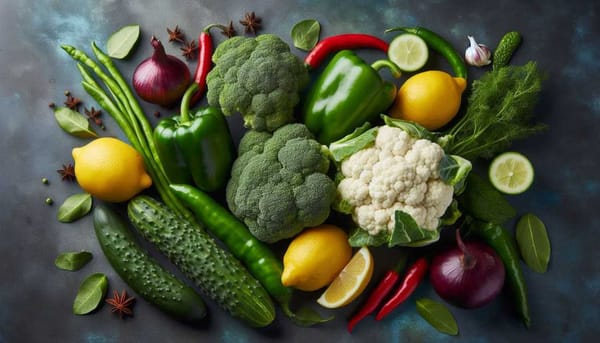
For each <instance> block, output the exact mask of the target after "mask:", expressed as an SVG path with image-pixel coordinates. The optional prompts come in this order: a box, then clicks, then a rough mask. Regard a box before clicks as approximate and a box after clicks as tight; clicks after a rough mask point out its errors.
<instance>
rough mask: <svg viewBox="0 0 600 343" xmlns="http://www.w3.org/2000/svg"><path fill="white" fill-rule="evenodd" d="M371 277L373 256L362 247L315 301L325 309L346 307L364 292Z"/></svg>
mask: <svg viewBox="0 0 600 343" xmlns="http://www.w3.org/2000/svg"><path fill="white" fill-rule="evenodd" d="M372 276H373V256H372V255H371V252H370V251H369V249H368V248H367V247H362V248H360V249H359V250H358V251H357V252H356V253H355V254H354V256H352V258H351V259H350V262H348V264H347V265H346V266H345V267H344V269H342V271H341V272H340V273H339V274H338V276H337V277H336V278H335V279H334V280H333V282H332V283H331V284H330V285H329V287H327V289H326V290H325V292H323V294H322V295H321V297H319V299H317V303H319V305H321V306H323V307H327V308H338V307H342V306H345V305H348V304H349V303H351V302H352V300H354V299H356V298H357V297H358V296H359V295H360V294H361V293H362V292H363V291H364V290H365V288H366V287H367V285H368V284H369V281H370V280H371V277H372Z"/></svg>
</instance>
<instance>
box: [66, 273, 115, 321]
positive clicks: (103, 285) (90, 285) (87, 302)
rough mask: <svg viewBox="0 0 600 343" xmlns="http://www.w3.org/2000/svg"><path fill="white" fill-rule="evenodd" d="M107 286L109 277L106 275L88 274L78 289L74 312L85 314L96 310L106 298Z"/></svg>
mask: <svg viewBox="0 0 600 343" xmlns="http://www.w3.org/2000/svg"><path fill="white" fill-rule="evenodd" d="M107 288H108V279H107V278H106V275H104V274H101V273H96V274H92V275H90V276H88V277H87V278H86V279H85V280H83V282H82V283H81V286H79V291H77V295H76V296H75V301H74V302H73V313H74V314H78V315H83V314H88V313H90V312H92V311H93V310H95V309H96V308H97V307H98V305H100V303H101V302H102V299H104V296H105V295H106V289H107Z"/></svg>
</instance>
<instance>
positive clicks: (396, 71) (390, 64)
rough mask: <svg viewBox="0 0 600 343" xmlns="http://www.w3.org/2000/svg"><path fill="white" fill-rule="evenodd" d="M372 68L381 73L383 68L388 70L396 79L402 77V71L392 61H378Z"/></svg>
mask: <svg viewBox="0 0 600 343" xmlns="http://www.w3.org/2000/svg"><path fill="white" fill-rule="evenodd" d="M371 68H373V69H375V70H377V71H379V70H380V69H381V68H388V69H389V70H390V72H391V73H392V76H393V77H394V78H396V79H397V78H399V77H400V76H402V71H401V70H400V68H398V66H397V65H396V64H395V63H394V62H392V61H390V60H377V61H375V62H373V64H371Z"/></svg>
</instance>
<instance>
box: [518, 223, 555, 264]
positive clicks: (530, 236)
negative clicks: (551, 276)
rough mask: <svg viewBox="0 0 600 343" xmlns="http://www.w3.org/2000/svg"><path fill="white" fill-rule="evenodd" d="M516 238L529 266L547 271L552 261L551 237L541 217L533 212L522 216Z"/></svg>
mask: <svg viewBox="0 0 600 343" xmlns="http://www.w3.org/2000/svg"><path fill="white" fill-rule="evenodd" d="M516 238H517V244H518V245H519V250H520V251H521V256H522V257H523V260H524V261H525V263H526V264H527V266H529V268H531V269H532V270H533V271H535V272H537V273H545V272H546V270H547V269H548V262H550V239H548V232H547V231H546V226H545V225H544V223H543V222H542V221H541V220H540V218H538V217H537V216H536V215H534V214H531V213H528V214H525V215H524V216H522V217H521V219H519V222H518V223H517V229H516Z"/></svg>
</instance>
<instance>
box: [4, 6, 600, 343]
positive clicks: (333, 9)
mask: <svg viewBox="0 0 600 343" xmlns="http://www.w3.org/2000/svg"><path fill="white" fill-rule="evenodd" d="M366 3H367V2H364V3H363V2H361V1H358V0H353V1H345V2H343V3H342V2H339V1H317V0H314V1H308V0H304V1H298V2H293V1H275V0H272V1H261V2H247V1H177V2H175V1H159V0H152V1H117V0H101V1H93V2H92V1H89V2H88V1H86V2H81V1H74V0H67V1H54V0H52V1H51V0H40V1H32V0H24V1H8V0H2V1H0V32H2V33H1V34H0V64H1V67H0V108H1V109H2V110H1V111H2V118H1V120H2V121H1V124H0V137H1V138H0V140H1V144H0V150H1V155H2V159H3V161H2V181H1V182H0V194H1V195H2V199H3V200H2V206H1V207H0V234H1V236H0V237H1V238H0V258H1V261H2V262H1V263H0V271H1V273H0V275H1V276H0V280H1V281H0V342H167V341H186V342H187V341H192V340H194V341H203V342H208V341H221V342H259V341H260V342H273V341H286V342H306V341H310V340H313V341H344V342H346V341H348V342H349V341H357V342H358V341H373V342H374V341H378V342H400V341H402V342H407V341H408V342H433V341H436V342H437V341H461V342H591V341H595V340H596V339H597V337H598V336H599V334H600V328H599V325H600V320H599V309H600V294H599V290H600V268H599V263H598V260H599V258H600V256H599V254H598V247H597V244H598V243H599V241H598V239H597V232H598V229H599V227H600V225H599V224H600V220H599V219H600V216H599V215H598V209H597V208H598V205H599V204H600V201H599V200H600V196H599V192H600V176H599V173H598V170H599V167H600V163H599V159H598V155H599V151H600V148H599V146H600V144H599V143H600V140H599V138H598V137H599V135H598V131H599V130H600V82H599V81H598V75H599V74H600V38H598V37H600V24H599V23H600V21H599V18H598V11H599V10H600V5H598V2H597V1H569V2H562V1H560V2H559V1H516V0H515V1H504V0H499V1H494V2H490V1H479V2H467V1H441V0H430V1H426V0H423V1H406V0H404V1H394V0H388V1H370V2H368V3H369V4H368V5H367V4H366ZM342 5H343V6H342ZM341 6H342V7H343V8H341ZM246 10H253V11H256V13H257V14H258V15H259V16H261V17H263V19H264V20H263V22H264V30H263V31H262V32H271V33H275V34H278V35H280V36H281V37H283V38H284V39H286V40H287V41H290V38H289V32H290V30H291V27H292V25H293V24H294V23H295V22H297V21H299V20H300V19H304V18H316V19H318V20H319V21H320V22H321V24H322V26H323V31H322V36H326V35H331V34H336V33H342V32H349V31H362V32H368V33H374V34H382V32H383V30H384V29H386V28H389V27H393V26H399V25H403V26H406V25H422V26H426V27H429V28H431V29H433V30H434V31H437V32H439V33H441V34H442V35H444V36H445V37H447V38H448V39H449V40H450V41H451V42H452V43H453V44H454V45H455V46H456V47H457V48H459V49H460V50H461V51H462V49H463V48H464V47H465V46H466V44H467V40H466V35H467V34H473V35H475V36H476V38H477V39H478V40H479V41H480V42H482V43H487V44H488V45H490V46H492V47H493V46H495V44H496V42H497V41H498V40H499V39H500V37H501V36H502V34H504V33H505V32H506V31H508V30H518V31H521V32H522V33H523V35H524V43H523V45H522V46H521V48H520V49H519V51H518V53H517V55H516V56H515V59H514V63H524V62H525V61H527V60H529V59H534V60H537V61H538V62H539V65H540V67H541V68H542V69H544V70H545V71H547V72H548V75H549V76H548V79H547V80H546V82H545V84H544V90H543V93H542V98H541V103H540V104H539V106H538V108H537V113H538V114H539V118H540V119H541V120H542V121H543V122H545V123H547V124H548V125H549V129H548V130H547V131H546V132H545V133H543V134H541V135H539V136H537V137H534V138H531V139H528V140H526V141H522V142H519V143H518V144H516V145H514V147H513V148H514V149H515V150H518V151H521V152H523V153H525V154H526V155H528V156H529V157H530V159H531V161H532V162H533V164H534V166H535V167H536V171H537V174H536V176H537V177H536V180H535V183H534V185H533V187H532V188H531V190H530V191H529V192H527V193H525V194H523V195H520V196H514V197H511V198H510V201H511V202H512V203H513V204H514V205H515V206H516V207H517V208H518V209H519V212H520V213H524V212H529V211H531V212H534V213H536V214H537V215H538V216H539V217H540V218H542V219H543V220H544V222H545V223H546V225H547V228H548V231H549V235H550V239H551V242H552V248H553V255H552V259H551V264H550V268H549V271H548V272H547V273H546V274H543V275H541V274H536V273H534V272H531V271H530V270H528V269H525V277H526V280H527V282H528V284H529V296H530V303H531V315H532V322H533V324H532V327H531V329H529V330H527V329H525V328H524V327H523V325H522V324H521V323H520V321H519V319H518V318H517V316H516V315H515V314H514V312H513V311H512V308H511V301H510V297H509V295H508V294H502V295H501V296H500V297H499V298H498V299H497V300H496V301H494V302H493V303H492V304H490V305H489V306H487V307H485V308H483V309H478V310H470V311H467V310H460V309H456V308H451V309H452V312H453V313H454V314H455V316H456V318H457V321H458V324H459V327H460V332H461V333H460V336H459V337H458V338H453V337H448V336H443V335H440V334H438V333H436V332H435V331H434V330H433V329H432V328H431V327H429V325H428V324H426V323H425V322H424V321H423V320H422V319H421V318H420V317H419V316H418V315H417V314H416V311H415V308H414V298H413V299H412V300H411V301H408V302H407V304H406V305H404V306H402V307H401V308H400V309H399V310H397V311H396V312H395V313H394V314H393V315H390V316H389V318H386V319H385V320H383V321H382V322H379V323H376V322H375V321H374V319H373V318H372V317H371V318H368V319H366V320H365V321H364V322H363V323H361V324H360V325H359V326H358V327H357V328H356V329H355V331H354V333H353V334H352V335H350V334H348V333H347V332H346V330H345V320H346V318H347V317H348V316H349V315H350V313H351V312H352V311H353V310H354V309H355V308H356V306H357V304H358V303H353V304H352V305H350V306H348V307H346V308H343V309H340V310H337V311H325V310H323V313H331V314H334V315H335V316H336V320H335V321H333V322H330V323H327V324H324V325H320V326H317V327H312V328H298V327H295V326H294V325H293V324H291V323H290V322H289V321H288V320H286V319H285V318H284V317H283V316H282V315H281V314H280V316H279V319H278V320H277V322H276V323H275V324H274V325H273V326H272V327H270V328H268V329H262V330H255V329H251V328H248V327H246V326H245V325H244V324H242V323H240V322H238V321H235V320H233V319H231V318H230V317H228V316H227V315H226V314H225V313H224V312H223V311H221V310H220V309H218V308H216V307H215V306H214V303H211V302H209V307H210V319H209V320H208V321H207V322H206V323H204V324H203V325H201V326H200V327H191V326H188V325H185V324H181V323H178V322H176V321H174V320H172V319H170V318H168V317H166V316H165V315H163V314H162V313H160V312H158V310H156V309H154V308H153V307H151V306H150V305H148V304H147V303H145V302H144V301H143V300H140V301H138V302H137V304H136V305H135V313H136V315H135V317H134V318H132V319H127V320H124V321H121V320H119V319H118V317H117V316H114V315H113V314H112V313H110V311H109V308H108V307H107V306H104V307H102V308H101V309H100V310H99V311H97V312H96V313H94V314H92V315H88V316H75V315H73V314H72V313H71V305H72V301H73V299H74V296H75V293H76V290H77V287H78V285H79V284H80V282H81V281H82V280H83V279H84V278H85V276H87V275H88V274H91V273H93V272H103V273H105V274H106V275H107V276H108V277H109V280H110V285H111V289H113V288H114V289H121V288H123V287H124V284H123V282H122V281H121V280H120V279H119V277H118V276H117V275H116V274H115V273H114V272H113V271H112V269H111V268H110V266H109V265H108V264H107V261H106V260H105V258H104V256H103V255H102V252H101V250H100V247H99V246H98V244H97V242H96V240H95V237H94V234H93V228H92V222H91V217H90V216H88V217H86V218H84V219H82V220H80V221H77V222H76V223H73V224H61V223H59V222H58V221H57V220H56V219H55V216H56V209H57V208H58V206H57V205H56V204H60V203H62V201H63V200H64V199H65V198H66V197H67V196H68V195H70V194H73V193H76V192H79V188H78V187H77V185H76V184H74V183H66V182H61V181H60V179H59V176H58V174H57V173H56V172H55V170H56V169H58V168H59V167H60V165H61V164H63V163H68V162H71V161H72V158H71V156H70V151H71V149H72V148H73V147H74V146H77V145H82V144H83V143H84V141H82V140H80V139H76V138H73V137H71V136H68V135H67V134H65V133H63V132H62V131H61V130H60V129H59V128H58V127H57V125H56V123H55V121H54V119H53V116H52V112H51V111H50V110H49V108H48V103H49V102H51V101H53V102H56V103H59V104H60V103H62V101H63V100H64V96H63V92H64V91H65V90H67V89H68V90H71V91H72V92H73V93H74V94H75V95H77V96H81V97H82V98H83V99H84V101H85V103H86V105H87V106H90V105H95V104H94V103H93V102H92V101H91V100H90V99H89V98H88V97H86V96H84V91H83V90H82V88H81V87H80V85H79V82H80V78H79V74H78V72H77V69H76V68H75V63H74V62H73V61H72V60H70V59H69V57H67V55H66V54H65V53H64V52H63V51H62V50H61V49H60V48H59V45H60V44H63V43H67V44H71V45H75V46H77V47H80V48H84V49H86V50H87V51H89V43H90V42H91V41H97V42H99V44H100V46H103V44H104V42H105V41H106V39H107V37H108V36H109V35H110V33H111V32H113V31H114V30H116V29H117V28H119V27H121V26H123V25H126V24H130V23H139V24H141V26H142V30H143V35H142V41H141V45H140V47H139V49H138V50H137V51H136V53H135V55H133V56H132V57H131V59H130V60H129V61H125V62H122V63H119V65H120V67H121V68H122V71H123V72H124V73H125V75H131V72H132V70H133V67H134V66H135V65H136V64H137V63H138V62H139V61H141V59H143V58H144V57H145V56H147V55H148V54H149V52H150V46H149V44H147V42H148V40H149V37H150V36H151V35H152V34H156V35H158V37H159V38H161V39H163V40H164V41H166V38H167V37H166V31H165V28H166V27H173V26H175V25H176V24H178V25H180V27H182V28H183V29H184V30H185V32H186V33H187V34H188V36H190V39H191V38H195V36H196V33H197V32H200V30H201V29H202V28H203V27H204V26H206V25H207V24H209V23H213V22H221V23H224V22H228V21H229V19H233V20H234V22H236V23H237V20H238V19H240V18H241V17H242V15H243V13H244V12H245V11H246ZM240 30H241V28H240V29H239V30H238V31H240ZM214 37H216V38H217V39H218V40H221V39H222V38H223V37H221V36H220V35H218V34H217V33H216V32H215V35H214ZM167 50H168V52H169V53H172V54H179V51H178V48H177V47H175V46H174V45H171V44H169V45H168V47H167ZM294 51H295V52H297V53H298V54H299V55H301V56H303V53H302V52H300V51H297V50H294ZM435 61H440V60H439V59H437V58H434V62H435ZM190 67H191V68H193V67H194V65H193V64H190ZM438 67H440V68H444V69H447V66H446V65H445V64H444V63H443V62H439V65H438ZM469 72H470V75H471V79H473V78H475V77H477V76H478V75H479V72H480V71H475V70H474V69H473V68H471V69H470V70H469ZM156 109H157V108H155V107H152V106H146V110H147V113H148V114H149V116H150V117H152V116H151V114H152V113H153V112H154V111H155V110H156ZM161 112H162V113H163V114H167V113H168V112H169V111H167V110H164V109H161ZM152 119H153V120H154V118H152ZM105 121H106V124H107V130H106V131H105V132H102V134H104V135H115V136H119V137H123V136H122V134H121V133H120V131H119V130H118V128H117V126H116V125H115V124H114V123H113V122H112V120H110V119H109V118H108V117H107V116H106V115H105ZM240 122H241V121H240V120H239V118H232V119H231V120H230V123H231V125H232V127H233V130H234V132H235V134H236V135H238V136H239V133H240V131H241V127H240ZM42 177H47V178H48V179H49V180H50V184H49V185H43V184H42V183H41V181H40V180H41V178H42ZM47 196H51V197H52V198H54V200H55V203H56V204H55V205H54V206H47V205H45V204H44V199H45V198H46V197H47ZM77 250H88V251H91V252H92V253H93V254H94V259H93V261H92V262H91V263H90V264H89V265H87V266H86V267H85V268H83V269H82V270H80V271H77V272H64V271H60V270H58V269H57V268H55V267H54V264H53V261H54V258H55V257H56V256H57V255H58V254H59V253H60V252H64V251H77ZM394 254H395V252H394V251H386V250H385V249H377V250H375V255H376V256H375V257H376V261H377V269H376V273H375V277H374V280H377V279H378V278H379V277H380V276H381V275H382V272H383V268H385V267H386V266H389V265H391V264H392V263H393V261H392V260H393V257H394ZM317 296H318V294H306V295H304V296H302V297H300V298H301V300H303V301H306V302H310V303H312V301H314V299H316V297H317ZM417 296H430V297H434V298H436V296H435V294H434V293H433V291H432V290H431V287H430V286H429V285H428V284H425V285H423V287H421V288H419V290H418V294H417ZM361 299H362V298H361ZM312 304H314V303H312ZM314 306H315V308H317V305H316V304H314Z"/></svg>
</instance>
